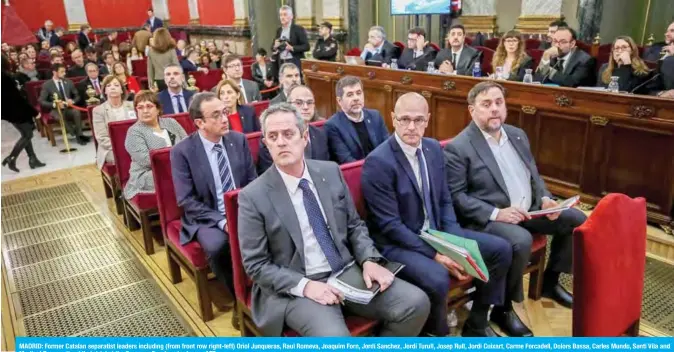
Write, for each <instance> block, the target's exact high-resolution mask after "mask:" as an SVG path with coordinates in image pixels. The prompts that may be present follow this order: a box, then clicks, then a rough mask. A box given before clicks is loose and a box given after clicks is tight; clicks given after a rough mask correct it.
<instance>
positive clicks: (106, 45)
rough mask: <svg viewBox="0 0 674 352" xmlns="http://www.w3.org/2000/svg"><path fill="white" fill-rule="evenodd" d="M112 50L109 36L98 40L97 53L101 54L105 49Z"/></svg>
mask: <svg viewBox="0 0 674 352" xmlns="http://www.w3.org/2000/svg"><path fill="white" fill-rule="evenodd" d="M110 50H112V41H111V40H110V37H109V36H107V35H106V36H105V37H103V38H101V39H100V40H99V41H98V55H102V54H103V53H104V52H106V51H110Z"/></svg>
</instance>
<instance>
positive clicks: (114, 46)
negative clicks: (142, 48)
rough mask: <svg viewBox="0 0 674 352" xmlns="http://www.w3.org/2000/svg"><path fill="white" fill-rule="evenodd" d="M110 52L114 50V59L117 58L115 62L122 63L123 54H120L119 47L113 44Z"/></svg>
mask: <svg viewBox="0 0 674 352" xmlns="http://www.w3.org/2000/svg"><path fill="white" fill-rule="evenodd" d="M110 50H112V57H114V58H115V61H122V54H121V53H120V50H119V45H117V44H112V47H111V49H110Z"/></svg>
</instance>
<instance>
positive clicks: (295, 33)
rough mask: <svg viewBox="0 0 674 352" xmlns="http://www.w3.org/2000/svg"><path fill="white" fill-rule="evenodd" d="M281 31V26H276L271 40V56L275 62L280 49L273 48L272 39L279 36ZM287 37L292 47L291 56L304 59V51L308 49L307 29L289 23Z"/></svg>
mask: <svg viewBox="0 0 674 352" xmlns="http://www.w3.org/2000/svg"><path fill="white" fill-rule="evenodd" d="M282 32H283V28H281V27H279V28H277V29H276V36H275V37H274V40H273V41H272V42H271V52H272V57H273V58H274V60H275V61H277V62H278V58H279V55H280V54H281V51H280V50H276V51H275V50H274V41H275V40H276V39H279V38H281V33H282ZM287 39H288V43H290V45H291V46H292V47H293V51H291V52H290V53H291V54H292V55H293V58H294V59H297V60H300V59H304V53H305V52H307V51H309V39H307V31H306V30H305V29H304V27H302V26H300V25H298V24H294V23H292V24H290V38H287Z"/></svg>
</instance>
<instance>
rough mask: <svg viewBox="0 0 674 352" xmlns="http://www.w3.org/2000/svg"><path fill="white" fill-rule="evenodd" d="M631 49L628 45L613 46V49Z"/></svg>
mask: <svg viewBox="0 0 674 352" xmlns="http://www.w3.org/2000/svg"><path fill="white" fill-rule="evenodd" d="M631 49H632V48H630V47H629V46H614V47H613V51H627V50H631Z"/></svg>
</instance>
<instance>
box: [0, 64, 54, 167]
mask: <svg viewBox="0 0 674 352" xmlns="http://www.w3.org/2000/svg"><path fill="white" fill-rule="evenodd" d="M2 101H3V102H12V103H11V104H5V108H4V109H2V119H3V120H5V121H8V122H10V123H11V124H12V125H14V127H15V128H16V129H17V130H18V131H19V133H21V138H19V140H18V141H17V142H16V144H15V145H14V148H13V149H12V152H11V153H10V154H9V156H8V157H6V158H5V159H4V160H3V161H2V166H5V165H7V167H9V169H10V170H12V171H14V172H19V169H17V168H16V158H17V157H18V156H19V153H21V151H22V150H24V149H26V154H28V165H30V168H31V169H34V168H36V167H43V166H45V164H43V163H42V162H41V161H40V160H38V158H37V156H36V155H35V151H34V150H33V143H32V142H31V139H32V138H33V127H34V123H33V118H34V117H35V116H37V114H38V112H37V110H35V108H34V107H32V106H31V105H30V103H29V102H28V100H26V98H25V97H24V96H23V94H21V92H19V88H18V84H17V82H16V80H14V77H13V76H12V73H11V72H10V71H9V60H8V59H7V57H6V56H5V55H2Z"/></svg>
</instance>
